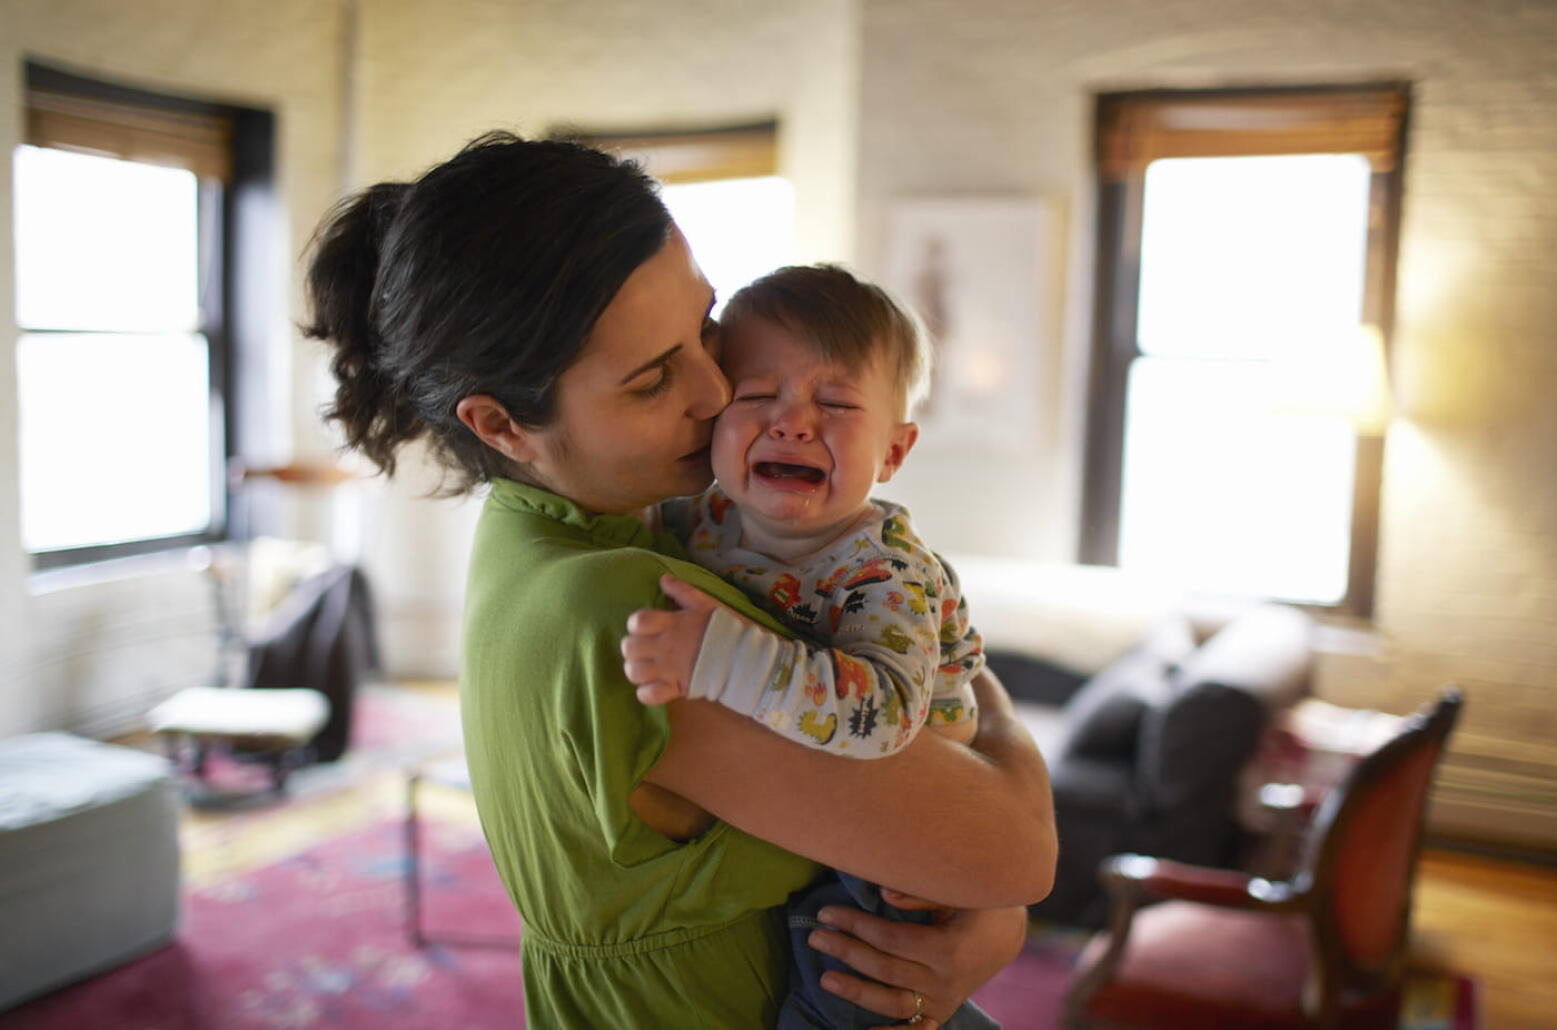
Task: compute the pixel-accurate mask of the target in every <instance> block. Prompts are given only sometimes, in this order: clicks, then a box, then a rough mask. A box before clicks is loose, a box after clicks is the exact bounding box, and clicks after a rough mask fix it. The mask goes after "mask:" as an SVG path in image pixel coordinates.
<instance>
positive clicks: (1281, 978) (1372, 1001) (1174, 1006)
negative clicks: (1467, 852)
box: [1065, 687, 1462, 1030]
mask: <svg viewBox="0 0 1557 1030" xmlns="http://www.w3.org/2000/svg"><path fill="white" fill-rule="evenodd" d="M1461 704H1462V699H1461V695H1460V692H1459V690H1458V689H1457V688H1454V687H1449V688H1446V689H1445V690H1444V691H1443V692H1442V693H1441V694H1440V696H1439V698H1438V701H1437V703H1436V704H1435V705H1434V706H1432V707H1431V708H1430V709H1425V710H1423V711H1422V712H1419V713H1418V714H1417V715H1415V716H1414V717H1412V718H1411V719H1410V720H1408V721H1407V722H1406V723H1405V724H1404V726H1403V728H1402V729H1401V731H1400V732H1399V733H1398V734H1397V735H1396V736H1394V737H1393V738H1392V739H1391V740H1389V741H1388V742H1387V743H1385V744H1384V745H1383V746H1381V747H1380V748H1379V749H1378V750H1376V751H1374V752H1373V753H1372V754H1370V755H1368V756H1367V757H1366V758H1364V759H1363V760H1362V761H1361V762H1360V763H1359V764H1358V765H1357V766H1356V767H1355V768H1354V769H1353V770H1352V772H1351V774H1350V775H1349V776H1348V777H1347V779H1346V780H1345V781H1344V782H1343V783H1342V784H1341V785H1340V786H1339V787H1337V788H1336V790H1335V791H1334V792H1333V793H1331V794H1330V795H1329V797H1327V798H1326V799H1325V801H1324V803H1323V805H1322V806H1321V808H1320V810H1319V813H1318V815H1317V816H1316V817H1315V822H1314V825H1313V827H1312V829H1311V830H1310V832H1309V836H1308V839H1307V841H1306V845H1305V852H1304V856H1303V859H1302V861H1301V863H1300V865H1299V867H1298V870H1297V872H1296V873H1295V875H1293V876H1292V877H1291V878H1289V879H1287V880H1281V881H1272V880H1266V879H1261V878H1259V877H1254V876H1250V875H1248V874H1245V873H1238V872H1233V871H1230V870H1222V869H1207V868H1202V867H1197V866H1192V865H1184V864H1180V863H1177V862H1172V861H1164V860H1159V859H1155V858H1147V857H1144V856H1141V855H1119V856H1115V857H1114V858H1112V859H1110V860H1109V861H1108V862H1107V863H1105V865H1104V868H1103V873H1102V875H1103V879H1104V881H1105V883H1106V884H1107V887H1108V889H1109V892H1110V893H1111V895H1112V896H1113V902H1114V907H1113V915H1112V922H1111V927H1110V929H1109V930H1108V931H1107V932H1106V933H1102V934H1099V935H1097V936H1096V937H1094V938H1093V940H1092V942H1091V943H1090V944H1089V945H1088V947H1087V949H1086V950H1085V951H1084V952H1083V954H1082V957H1081V959H1080V961H1079V962H1078V964H1077V974H1076V979H1075V981H1074V986H1073V987H1072V989H1071V992H1070V994H1069V997H1068V998H1067V1001H1066V1013H1065V1020H1066V1025H1067V1026H1068V1027H1071V1028H1123V1027H1135V1028H1156V1027H1162V1028H1174V1027H1186V1026H1193V1027H1197V1028H1201V1030H1216V1028H1234V1027H1261V1028H1287V1027H1325V1028H1350V1027H1357V1028H1362V1027H1367V1028H1376V1027H1393V1026H1396V1025H1398V1021H1399V1002H1400V979H1401V972H1402V967H1403V965H1404V961H1405V952H1406V944H1407V936H1408V929H1409V924H1410V914H1411V894H1412V885H1413V881H1414V878H1415V872H1416V866H1417V857H1418V853H1419V850H1420V845H1421V832H1422V821H1423V814H1424V811H1425V808H1426V802H1427V795H1428V788H1429V786H1430V783H1431V779H1432V774H1433V770H1434V768H1435V766H1436V765H1437V762H1438V760H1439V758H1440V757H1441V756H1442V754H1443V750H1444V747H1445V743H1446V741H1447V739H1448V736H1449V733H1450V731H1451V730H1452V729H1453V727H1454V723H1455V720H1456V718H1457V717H1458V715H1459V711H1460V708H1461ZM1149 899H1166V900H1164V901H1163V902H1162V903H1161V904H1158V905H1153V906H1151V907H1149V908H1144V909H1143V908H1141V907H1140V906H1141V905H1142V903H1143V902H1145V901H1147V900H1149Z"/></svg>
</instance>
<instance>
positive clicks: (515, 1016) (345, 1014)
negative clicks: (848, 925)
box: [0, 820, 1475, 1030]
mask: <svg viewBox="0 0 1557 1030" xmlns="http://www.w3.org/2000/svg"><path fill="white" fill-rule="evenodd" d="M402 832H403V825H402V824H401V823H400V822H399V821H398V820H385V821H379V822H376V823H374V824H372V825H370V826H368V827H366V828H364V829H360V830H357V831H354V832H351V833H347V834H344V835H343V836H341V837H338V838H336V839H335V840H331V841H329V842H327V843H325V844H322V845H319V846H316V847H312V848H309V849H307V850H305V851H302V852H300V853H298V854H296V855H293V856H292V857H290V858H286V859H284V860H282V861H279V862H275V863H273V864H270V865H267V866H263V867H261V868H258V869H255V870H253V871H251V872H248V873H243V874H240V875H237V876H234V877H232V878H231V879H228V880H226V881H224V882H221V883H219V884H216V885H214V886H209V887H205V888H201V889H195V890H191V891H189V892H187V893H186V896H185V908H184V917H183V925H182V927H181V928H180V931H179V934H178V939H177V940H176V941H175V942H174V943H173V944H171V945H168V946H167V947H164V948H162V949H160V950H158V951H155V952H153V953H152V954H150V955H146V956H144V957H142V958H140V959H137V960H135V961H133V962H130V963H128V964H126V965H123V966H120V967H119V968H117V969H114V970H112V971H110V972H107V973H104V974H102V975H100V976H97V977H93V978H91V979H89V980H86V981H84V982H82V983H79V984H76V985H74V986H71V987H66V988H64V989H62V990H59V991H56V992H54V993H53V994H50V995H47V996H45V997H43V998H39V999H36V1000H34V1001H32V1002H29V1003H28V1004H26V1005H23V1006H22V1007H20V1008H18V1009H13V1010H12V1011H10V1012H8V1013H5V1014H0V1030H87V1028H90V1030H313V1028H327V1027H328V1028H346V1030H488V1028H492V1030H495V1028H500V1027H501V1028H505V1030H516V1028H522V1027H523V1025H524V1019H523V1001H522V997H521V989H520V980H519V959H518V952H517V950H511V949H506V948H470V947H446V946H442V945H432V946H429V947H425V948H421V949H418V948H416V947H414V946H413V945H412V944H411V942H410V940H409V939H408V937H407V935H406V931H405V928H406V922H405V916H404V902H405V894H404V890H403V886H402V884H403V880H402V877H403V874H404V869H405V851H404V843H403V840H402ZM423 832H424V837H423V841H424V844H423V856H424V865H423V870H422V875H423V881H422V882H423V883H424V885H425V886H424V899H425V900H424V904H425V908H424V913H425V916H424V928H425V929H426V931H427V932H428V933H429V934H430V935H432V936H434V937H436V936H437V935H438V934H439V933H440V932H456V933H459V934H462V935H470V934H475V935H482V936H493V937H499V938H510V939H512V938H513V937H514V936H515V935H517V933H518V931H519V921H518V918H517V916H515V915H514V913H513V910H512V908H511V907H510V905H509V903H508V898H507V896H506V895H505V894H504V892H503V889H502V886H501V885H500V884H499V883H498V880H497V874H496V872H495V871H494V870H493V868H492V863H491V860H490V859H489V858H488V856H487V852H486V848H485V845H484V844H483V843H482V841H481V840H480V838H479V835H478V834H477V832H476V831H475V830H474V829H473V828H472V827H470V826H466V825H458V824H453V823H445V822H437V821H427V822H424V823H423ZM1081 941H1082V937H1081V935H1079V934H1076V933H1074V932H1068V931H1061V930H1051V931H1045V932H1041V933H1038V934H1035V935H1034V936H1033V938H1032V939H1031V940H1030V941H1029V942H1028V945H1027V948H1026V949H1025V950H1024V952H1023V953H1022V955H1021V956H1020V957H1019V958H1018V959H1017V960H1016V961H1015V962H1014V963H1012V964H1011V966H1009V967H1008V968H1007V969H1006V970H1005V971H1004V972H1002V973H1001V974H1000V975H999V976H997V977H995V979H993V980H991V981H990V982H989V983H988V984H986V985H985V986H984V987H983V989H981V990H980V991H979V993H978V994H977V995H976V998H977V1000H978V1002H979V1004H980V1005H982V1006H983V1007H984V1008H985V1010H986V1011H988V1012H989V1013H990V1014H991V1015H992V1016H994V1017H995V1018H996V1019H998V1020H1000V1021H1001V1023H1002V1024H1003V1025H1004V1026H1005V1027H1006V1030H1053V1028H1055V1027H1057V1026H1058V1018H1057V1017H1058V1013H1059V1010H1060V1003H1061V999H1062V998H1063V996H1064V992H1065V989H1066V987H1067V985H1068V983H1069V977H1070V967H1071V963H1072V960H1073V958H1074V956H1075V954H1076V951H1077V950H1078V948H1079V946H1080V944H1081ZM1409 1007H1410V1002H1409V1001H1408V1009H1409ZM1473 1011H1474V997H1473V994H1472V992H1471V984H1470V982H1469V981H1465V980H1455V979H1449V978H1444V979H1442V980H1440V981H1438V983H1437V984H1436V986H1433V988H1432V989H1431V990H1429V991H1428V992H1427V994H1425V995H1422V996H1420V998H1419V999H1418V1004H1417V1007H1416V1011H1415V1012H1413V1013H1408V1021H1407V1024H1406V1025H1407V1027H1408V1028H1410V1030H1473V1028H1474V1027H1475V1021H1474V1016H1473Z"/></svg>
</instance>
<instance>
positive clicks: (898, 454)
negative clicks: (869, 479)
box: [876, 422, 919, 483]
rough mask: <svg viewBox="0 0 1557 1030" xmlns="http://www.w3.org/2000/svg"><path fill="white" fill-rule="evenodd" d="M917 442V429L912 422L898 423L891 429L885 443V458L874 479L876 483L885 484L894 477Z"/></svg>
mask: <svg viewBox="0 0 1557 1030" xmlns="http://www.w3.org/2000/svg"><path fill="white" fill-rule="evenodd" d="M918 440H919V427H918V426H917V425H916V424H914V423H913V422H900V423H898V424H897V425H896V426H895V427H893V429H892V437H891V439H889V440H888V441H887V456H886V459H885V460H884V461H882V463H881V474H880V475H878V476H877V477H876V482H878V483H885V482H886V481H887V480H889V479H891V478H892V477H893V476H894V475H896V474H897V470H898V469H900V468H902V466H903V459H905V458H907V457H908V452H909V451H911V450H913V449H914V444H915V443H917V442H918Z"/></svg>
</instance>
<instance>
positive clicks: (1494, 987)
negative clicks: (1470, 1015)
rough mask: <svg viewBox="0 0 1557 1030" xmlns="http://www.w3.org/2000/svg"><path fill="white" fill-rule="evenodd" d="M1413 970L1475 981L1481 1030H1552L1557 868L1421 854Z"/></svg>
mask: <svg viewBox="0 0 1557 1030" xmlns="http://www.w3.org/2000/svg"><path fill="white" fill-rule="evenodd" d="M1412 963H1413V965H1416V966H1419V967H1422V968H1430V969H1445V970H1452V971H1454V972H1457V973H1462V974H1465V975H1468V976H1472V977H1475V978H1476V980H1477V982H1478V983H1479V984H1480V987H1481V1030H1548V1028H1553V1027H1557V868H1554V867H1551V866H1538V865H1531V864H1527V863H1524V862H1512V861H1506V860H1502V859H1493V858H1484V857H1482V856H1479V855H1466V854H1461V853H1459V852H1452V851H1443V850H1432V849H1429V850H1427V851H1425V852H1423V855H1422V866H1421V870H1420V872H1419V874H1418V878H1417V888H1416V911H1415V914H1414V916H1413V934H1412Z"/></svg>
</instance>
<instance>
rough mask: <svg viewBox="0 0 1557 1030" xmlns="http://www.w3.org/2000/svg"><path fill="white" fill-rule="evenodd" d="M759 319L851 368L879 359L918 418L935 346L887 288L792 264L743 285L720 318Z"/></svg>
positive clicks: (838, 271) (904, 411) (905, 414)
mask: <svg viewBox="0 0 1557 1030" xmlns="http://www.w3.org/2000/svg"><path fill="white" fill-rule="evenodd" d="M752 316H756V317H759V318H766V319H768V320H769V321H771V322H774V323H776V324H778V325H781V326H783V327H784V328H785V329H788V330H789V331H790V332H792V333H794V334H795V335H797V336H800V337H802V338H804V339H805V340H807V341H808V342H809V343H810V344H811V345H812V346H814V347H815V348H816V351H817V353H818V354H819V355H820V356H821V357H822V359H823V360H825V361H830V362H836V363H838V364H839V365H842V366H843V367H844V368H847V369H849V370H850V371H851V372H854V371H858V370H859V369H861V368H863V367H865V366H866V365H868V364H870V362H871V361H873V360H875V359H876V358H877V357H878V356H879V357H880V359H881V360H882V361H885V362H886V363H887V364H886V368H887V372H888V374H889V375H890V376H891V379H892V385H893V387H894V388H895V389H896V391H897V394H898V396H899V398H900V399H901V410H900V412H899V415H900V417H901V418H903V419H908V418H911V417H912V415H913V411H914V408H915V406H917V405H918V404H919V402H920V401H921V400H923V399H924V395H925V394H926V393H927V392H928V391H929V387H930V349H929V347H928V346H927V344H926V336H925V332H924V329H923V328H922V326H921V325H920V323H919V319H918V318H917V317H915V316H914V314H913V312H912V311H911V310H910V309H909V308H907V307H906V306H904V305H902V304H900V303H898V301H897V300H896V299H894V298H893V296H892V295H891V294H890V293H888V292H887V291H886V290H885V289H883V288H882V287H880V286H877V285H875V284H874V283H868V282H865V281H864V280H862V279H858V278H856V277H855V276H854V274H853V273H851V272H849V271H848V270H847V269H845V268H842V267H840V266H838V265H831V264H821V265H788V266H786V267H784V268H780V269H778V270H776V271H773V272H769V273H768V274H767V275H765V276H763V277H762V278H760V279H757V280H754V281H753V282H751V283H748V284H747V285H745V286H743V287H741V288H740V289H739V290H737V291H736V292H735V295H734V296H732V297H731V298H730V300H729V303H727V304H726V305H725V308H724V313H723V314H722V315H721V316H720V317H721V319H722V320H723V321H724V322H726V323H730V324H733V323H734V322H737V321H739V320H740V319H742V318H749V317H752Z"/></svg>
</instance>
